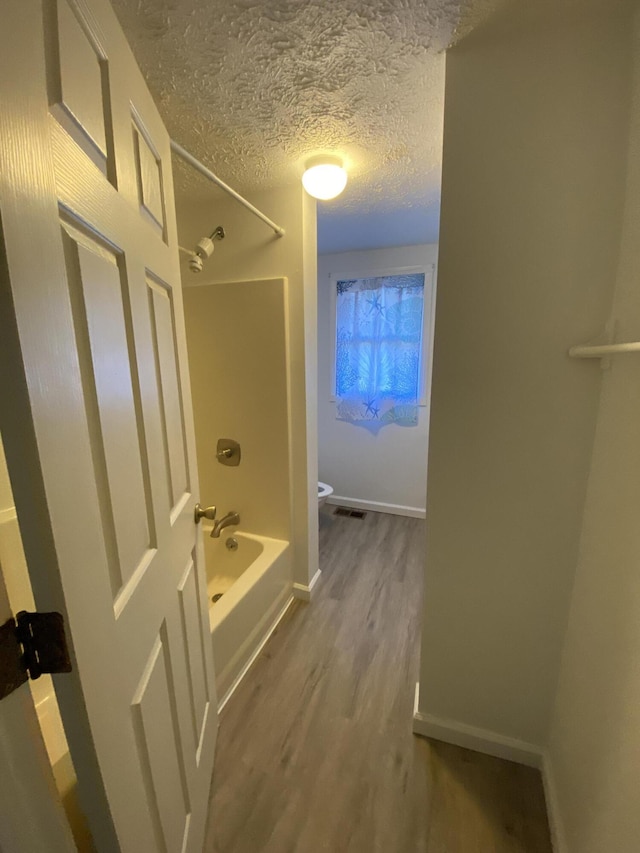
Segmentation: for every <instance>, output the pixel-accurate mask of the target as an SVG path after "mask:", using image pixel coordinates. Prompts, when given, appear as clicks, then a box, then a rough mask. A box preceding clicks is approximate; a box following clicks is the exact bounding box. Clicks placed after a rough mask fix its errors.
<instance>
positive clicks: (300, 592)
mask: <svg viewBox="0 0 640 853" xmlns="http://www.w3.org/2000/svg"><path fill="white" fill-rule="evenodd" d="M320 575H321V572H320V569H318V571H317V572H316V573H315V575H314V576H313V577H312V578H311V583H310V584H309V585H308V586H307V585H306V584H303V583H294V585H293V596H294V598H299V599H300V600H301V601H311V593H312V592H313V588H314V586H315V585H316V584H317V583H318V581H319V580H320Z"/></svg>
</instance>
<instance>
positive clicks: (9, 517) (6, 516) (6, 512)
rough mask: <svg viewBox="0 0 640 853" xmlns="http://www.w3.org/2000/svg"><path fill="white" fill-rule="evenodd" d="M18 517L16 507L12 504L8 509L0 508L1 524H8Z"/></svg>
mask: <svg viewBox="0 0 640 853" xmlns="http://www.w3.org/2000/svg"><path fill="white" fill-rule="evenodd" d="M17 518H18V516H17V514H16V508H15V507H14V506H10V507H9V508H8V509H0V524H8V523H9V522H10V521H15V520H16V519H17Z"/></svg>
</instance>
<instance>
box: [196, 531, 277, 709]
mask: <svg viewBox="0 0 640 853" xmlns="http://www.w3.org/2000/svg"><path fill="white" fill-rule="evenodd" d="M211 530H212V527H211V526H208V527H207V526H205V527H204V530H203V533H204V537H205V560H206V565H207V594H208V596H209V608H210V609H209V625H210V628H211V638H212V642H213V658H214V663H215V671H216V688H217V691H218V696H219V697H220V699H219V707H220V708H222V706H223V705H224V704H225V703H226V701H227V700H228V698H229V696H230V695H231V693H232V692H233V689H234V687H235V686H236V684H238V682H239V681H240V679H241V678H242V676H243V675H244V673H245V672H246V670H247V669H248V668H249V666H250V665H251V663H252V662H253V660H254V659H255V657H256V656H257V655H258V653H259V652H260V649H261V648H262V646H263V645H264V643H265V642H266V640H267V639H268V637H269V636H270V634H271V632H272V630H273V629H274V627H275V626H276V625H277V623H278V622H279V620H280V618H281V616H282V615H283V614H284V611H285V610H286V608H287V607H288V606H289V604H290V603H291V602H292V601H293V596H292V594H291V549H290V546H289V543H288V542H286V541H284V540H282V539H271V538H269V537H267V536H255V535H253V534H250V533H242V532H239V531H236V530H234V532H233V535H232V536H225V535H224V534H223V535H222V536H221V537H220V538H218V539H214V538H212V537H211V536H210V535H208V534H210V533H211ZM229 543H231V545H230V544H229ZM233 543H235V544H233Z"/></svg>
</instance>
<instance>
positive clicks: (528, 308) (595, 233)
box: [419, 15, 629, 853]
mask: <svg viewBox="0 0 640 853" xmlns="http://www.w3.org/2000/svg"><path fill="white" fill-rule="evenodd" d="M627 29H628V27H627V23H626V21H625V20H624V19H623V18H622V17H621V16H619V15H618V16H615V15H603V16H600V17H596V16H594V17H591V18H590V19H585V20H581V21H578V20H576V21H573V22H572V23H571V24H568V25H560V24H558V25H557V26H556V25H550V24H549V25H547V26H546V27H544V28H543V27H541V26H540V27H538V26H537V25H536V26H535V27H534V26H533V25H532V26H530V27H528V28H527V31H526V32H525V33H519V34H518V33H516V32H513V31H511V32H510V33H509V34H508V35H507V36H503V35H500V36H495V37H494V36H493V35H492V34H491V32H489V31H487V30H485V31H484V32H483V33H478V34H476V35H475V36H472V37H470V38H469V39H467V40H465V41H463V42H462V43H461V44H460V45H459V46H458V47H456V48H454V49H453V50H451V51H450V52H449V53H448V58H447V78H446V106H445V130H444V172H443V194H442V220H441V236H440V259H439V275H438V299H437V307H436V332H435V357H434V379H433V396H432V419H431V438H430V451H429V476H428V496H427V525H428V554H427V565H426V589H425V609H424V629H423V642H422V661H421V673H420V708H419V710H420V712H421V713H422V714H423V715H425V717H426V718H428V719H429V720H430V721H431V722H432V723H438V724H442V726H443V729H442V731H444V732H445V733H446V732H449V735H450V736H451V737H456V736H457V733H458V734H459V733H460V731H466V733H467V734H469V731H471V734H472V740H473V737H476V736H477V738H478V742H479V744H481V745H483V746H485V747H487V746H488V747H490V745H491V743H493V742H497V741H499V740H501V739H504V738H512V739H514V740H515V741H516V742H517V744H520V745H524V746H525V747H526V746H527V745H529V746H531V748H532V749H533V751H534V752H536V751H537V750H539V749H541V748H542V746H543V745H544V744H545V741H546V738H547V732H548V726H549V719H550V714H551V709H552V704H553V699H554V694H555V689H556V682H557V677H558V669H559V661H560V653H561V647H562V642H563V638H564V634H565V630H566V624H567V616H568V607H569V598H570V593H571V588H572V584H573V578H574V572H575V566H576V560H577V554H578V539H579V534H580V529H581V520H582V512H583V506H584V499H585V492H586V486H587V476H588V470H589V463H590V456H591V449H592V444H593V437H594V430H595V420H596V411H597V404H598V394H599V389H600V381H601V378H600V372H599V370H598V369H597V368H596V369H594V367H593V365H591V364H586V365H585V364H584V363H579V362H576V361H573V360H570V359H569V358H568V357H567V350H568V348H569V347H570V346H571V345H572V344H575V343H579V342H581V341H588V340H589V339H591V338H593V337H594V336H596V335H597V334H598V333H599V332H600V331H601V330H602V327H603V324H604V322H605V321H606V318H607V316H608V313H609V306H610V301H611V294H612V284H613V281H614V278H615V272H616V264H617V250H618V243H619V229H620V221H621V207H622V194H623V185H624V162H625V135H626V129H625V128H626V121H627V91H628V69H629V45H628V39H627V36H626V34H627ZM465 727H471V729H470V730H469V729H465ZM586 748H588V747H587V745H586V744H585V749H586ZM593 849H595V848H593ZM572 853H584V850H579V849H578V848H576V849H575V851H572Z"/></svg>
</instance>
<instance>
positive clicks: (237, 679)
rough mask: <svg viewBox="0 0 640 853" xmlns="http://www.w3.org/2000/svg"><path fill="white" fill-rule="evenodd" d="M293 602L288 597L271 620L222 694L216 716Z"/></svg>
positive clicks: (291, 597) (290, 597)
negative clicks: (249, 655)
mask: <svg viewBox="0 0 640 853" xmlns="http://www.w3.org/2000/svg"><path fill="white" fill-rule="evenodd" d="M293 601H294V596H293V595H290V596H289V598H288V599H287V600H286V602H285V605H284V607H283V608H282V610H281V611H280V612H279V613H278V615H277V616H276V618H275V619H274V620H273V625H272V626H271V627H270V628H269V630H268V631H267V633H266V634H265V635H264V638H263V639H262V640H261V641H260V643H259V644H258V646H257V648H256V650H255V651H254V652H253V654H252V655H251V657H250V658H249V660H248V661H247V662H246V663H245V665H244V666H243V667H242V669H241V670H240V672H239V673H238V675H237V676H236V678H235V679H234V680H233V682H232V684H231V687H230V688H229V689H228V690H227V692H226V693H225V694H224V696H223V697H222V699H221V700H220V701H219V702H218V714H220V713H221V712H222V710H223V708H224V706H225V705H226V704H227V702H228V701H229V699H231V697H232V696H233V694H234V693H235V690H236V688H237V686H238V685H239V684H240V682H241V681H242V679H243V678H244V677H245V675H246V674H247V672H249V670H250V669H251V667H252V666H253V664H254V662H255V661H256V659H257V658H258V655H259V654H260V652H261V651H262V650H263V649H264V647H265V646H266V645H267V643H268V642H269V640H270V639H271V635H272V634H273V632H274V631H275V630H276V628H277V627H278V625H279V624H280V622H281V621H282V619H283V618H284V615H285V613H286V612H287V610H288V609H289V608H290V607H291V605H292V604H293Z"/></svg>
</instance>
